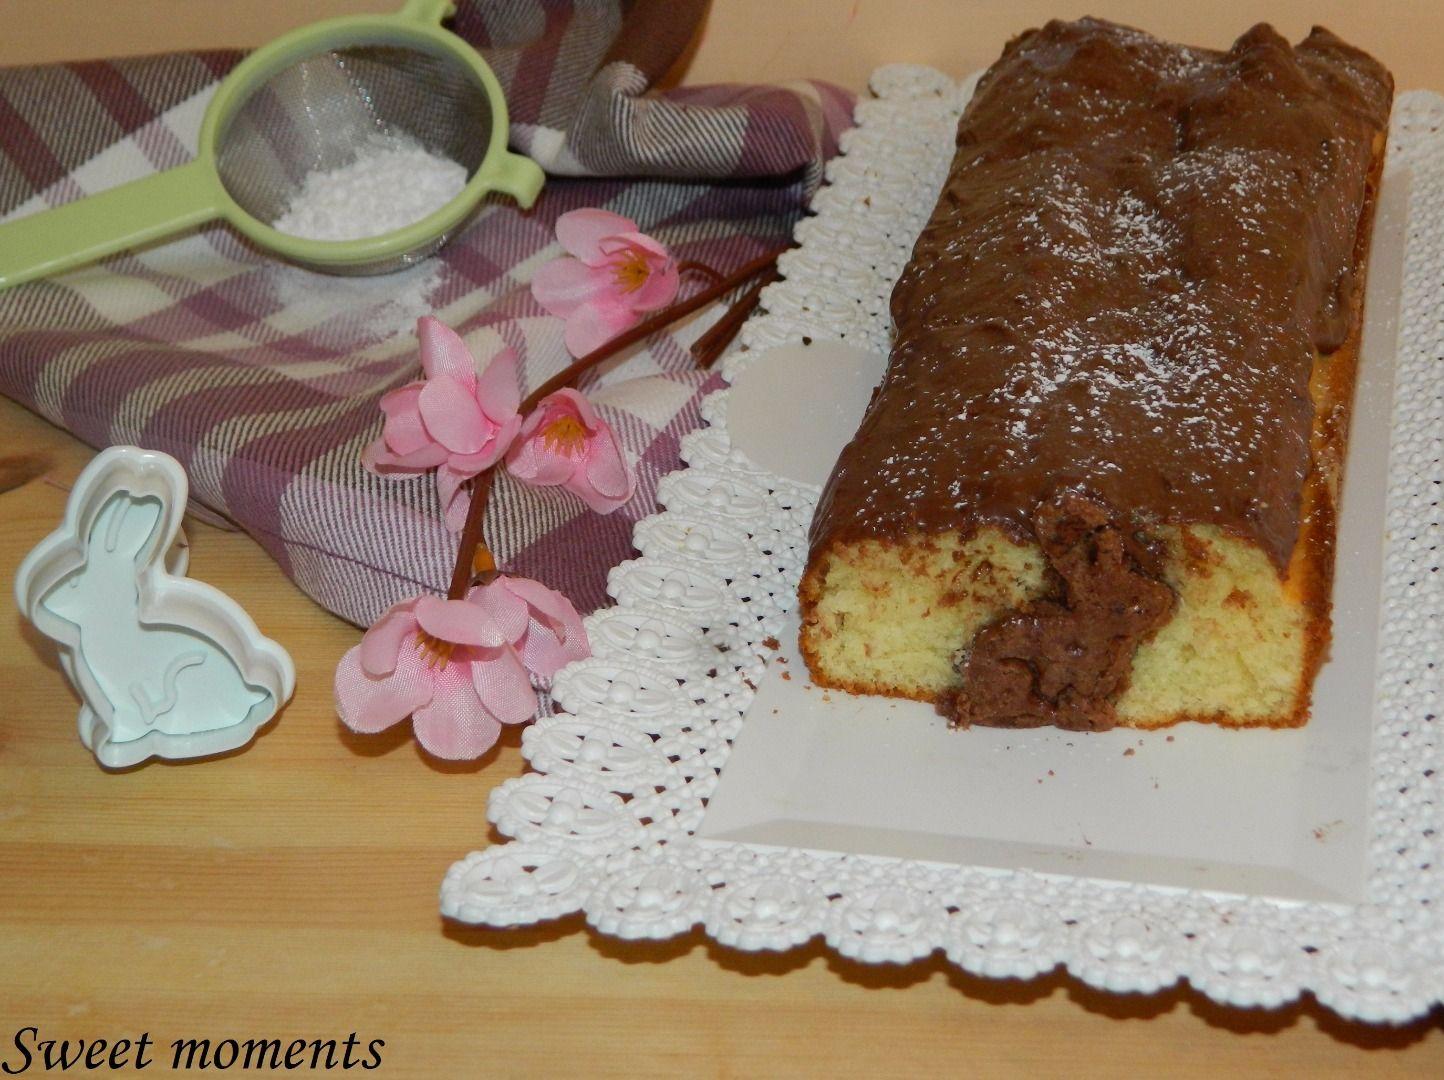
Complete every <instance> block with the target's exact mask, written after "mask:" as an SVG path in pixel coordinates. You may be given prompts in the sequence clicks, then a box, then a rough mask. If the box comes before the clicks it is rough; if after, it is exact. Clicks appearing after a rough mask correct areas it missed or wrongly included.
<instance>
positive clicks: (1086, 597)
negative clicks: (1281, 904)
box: [812, 19, 1393, 728]
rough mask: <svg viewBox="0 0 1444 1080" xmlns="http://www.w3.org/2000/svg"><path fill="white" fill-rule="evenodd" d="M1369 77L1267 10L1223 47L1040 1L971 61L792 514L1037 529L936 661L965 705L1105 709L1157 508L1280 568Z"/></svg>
mask: <svg viewBox="0 0 1444 1080" xmlns="http://www.w3.org/2000/svg"><path fill="white" fill-rule="evenodd" d="M1392 92H1393V88H1392V80H1391V78H1390V76H1389V74H1388V72H1387V71H1386V70H1385V69H1384V68H1382V67H1381V66H1380V65H1379V64H1378V63H1376V62H1375V61H1374V60H1372V59H1371V58H1370V57H1368V56H1367V55H1365V54H1364V53H1362V52H1360V51H1358V50H1357V49H1354V48H1352V47H1350V46H1349V45H1347V44H1345V43H1343V42H1342V41H1340V40H1339V39H1338V38H1336V37H1335V36H1334V35H1332V34H1330V33H1329V32H1328V31H1326V30H1322V29H1315V30H1314V31H1313V33H1311V34H1310V35H1309V37H1308V38H1307V39H1306V40H1305V41H1304V42H1302V43H1301V44H1300V45H1299V46H1297V47H1291V46H1290V45H1289V44H1288V43H1287V42H1286V41H1284V40H1283V39H1282V38H1281V37H1279V35H1278V34H1276V33H1275V32H1274V31H1273V30H1272V29H1271V28H1269V27H1267V26H1263V25H1260V26H1257V27H1255V28H1253V29H1252V30H1250V31H1249V32H1248V33H1247V34H1245V35H1244V36H1243V37H1242V38H1240V39H1239V40H1238V42H1237V43H1236V44H1235V45H1234V46H1233V48H1232V49H1230V50H1229V51H1228V52H1226V53H1220V52H1211V51H1206V50H1200V49H1191V48H1186V47H1182V46H1176V45H1170V44H1166V43H1163V42H1160V41H1158V40H1156V39H1154V38H1152V37H1149V36H1148V35H1145V34H1142V33H1140V32H1137V31H1134V30H1129V29H1126V28H1123V27H1119V26H1115V25H1112V24H1109V23H1105V22H1100V21H1096V20H1091V19H1085V20H1083V21H1081V22H1075V23H1063V22H1052V23H1049V24H1048V25H1047V26H1045V27H1043V28H1042V29H1041V30H1035V31H1030V32H1028V33H1026V34H1023V35H1022V36H1020V37H1019V38H1017V39H1016V40H1014V41H1013V42H1011V43H1010V44H1009V45H1008V47H1007V49H1006V50H1005V52H1004V54H1003V57H1002V59H1001V60H1000V61H999V62H998V63H997V64H995V65H994V66H993V67H992V68H991V69H989V71H988V73H987V74H986V76H985V77H984V78H983V80H982V82H981V83H980V84H979V86H978V89H977V92H976V94H975V96H974V98H973V101H972V102H971V104H970V105H969V106H968V108H967V110H966V112H965V114H964V116H963V118H962V121H961V122H960V124H959V127H958V135H957V145H958V150H957V154H956V157H955V158H954V161H953V164H952V168H951V171H950V174H949V176H948V179H947V182H946V184H945V186H944V188H943V191H942V195H941V197H940V199H939V202H938V204H937V207H936V209H935V210H934V213H933V216H932V219H931V220H930V222H929V223H928V225H927V227H926V228H925V229H924V230H923V233H922V235H921V236H920V237H919V239H918V241H917V245H916V247H915V249H914V252H913V258H912V260H911V262H910V263H909V264H908V267H907V268H906V269H905V270H904V272H903V274H902V277H901V279H900V280H899V281H898V283H897V286H896V288H895V290H894V292H893V296H892V315H893V321H894V324H895V327H896V337H895V342H894V347H893V352H892V359H891V363H890V365H889V368H888V372H887V375H886V376H885V378H884V380H883V383H882V385H881V387H880V388H879V390H878V392H877V393H876V394H875V395H874V399H873V402H872V404H871V406H870V408H869V410H868V413H867V416H866V417H865V418H864V420H863V422H862V425H861V427H860V429H859V431H858V433H857V436H856V437H855V438H854V440H853V441H852V443H851V444H850V445H849V446H848V447H847V448H846V450H844V452H843V454H842V456H841V458H840V460H839V462H838V464H837V467H836V469H835V471H834V473H833V475H832V478H831V479H830V481H829V483H828V485H827V487H826V489H825V490H824V492H823V497H822V500H821V502H820V504H819V507H818V511H817V514H816V516H815V518H814V521H813V530H812V546H813V551H814V552H817V551H818V550H820V549H821V548H822V547H823V546H825V545H827V544H829V543H831V542H833V541H836V540H852V539H857V538H862V537H878V538H890V537H901V536H906V535H910V534H917V533H923V534H927V533H936V532H942V531H953V530H956V531H959V532H961V533H962V534H964V535H968V534H971V533H972V532H974V531H975V530H976V529H977V528H979V527H982V526H984V525H995V526H998V527H1000V528H1002V529H1003V530H1005V531H1006V532H1007V533H1009V534H1010V535H1012V536H1014V537H1016V538H1017V539H1019V540H1022V541H1026V542H1037V543H1040V544H1041V546H1042V547H1043V549H1044V551H1045V554H1046V555H1047V556H1048V558H1049V560H1050V564H1051V566H1052V569H1053V572H1054V578H1055V585H1056V588H1055V595H1053V596H1051V597H1049V598H1048V599H1046V600H1043V601H1038V602H1035V603H1034V604H1032V605H1030V606H1029V607H1028V608H1026V609H1023V610H1020V611H1018V612H1015V613H1013V614H1012V615H1010V616H1008V617H1005V618H1004V619H1002V620H1000V621H999V622H997V623H995V624H994V625H993V626H991V627H988V628H985V629H984V630H983V631H982V632H981V633H980V634H979V635H978V637H977V639H976V640H975V641H974V642H973V643H972V646H971V649H970V650H969V651H968V652H967V653H966V654H965V655H963V656H962V657H960V663H961V665H962V667H961V670H962V671H963V675H964V691H963V694H962V695H961V697H960V699H959V701H958V702H957V703H956V709H957V717H958V719H959V720H960V721H961V722H964V723H990V724H1005V725H1009V726H1016V725H1031V724H1038V723H1048V724H1059V725H1061V726H1067V727H1080V728H1096V727H1106V726H1109V725H1110V724H1111V723H1112V707H1111V702H1113V701H1115V700H1116V699H1117V696H1118V694H1119V693H1120V692H1121V690H1122V689H1123V687H1124V686H1125V685H1126V681H1127V672H1128V661H1129V658H1130V657H1131V656H1132V653H1133V650H1134V649H1135V648H1136V646H1137V645H1138V644H1139V643H1140V642H1141V641H1143V640H1146V638H1147V637H1148V636H1149V635H1150V634H1152V633H1153V632H1154V630H1155V629H1156V628H1157V627H1158V626H1160V625H1162V624H1163V623H1164V622H1166V621H1167V619H1168V618H1169V614H1170V612H1171V609H1172V603H1171V598H1169V599H1165V597H1164V596H1163V595H1162V594H1163V593H1168V592H1169V590H1168V588H1167V586H1166V585H1163V584H1162V583H1161V582H1160V581H1159V580H1158V577H1157V572H1156V569H1157V568H1156V567H1154V566H1151V565H1150V560H1149V557H1148V555H1147V551H1148V548H1149V543H1150V541H1149V531H1150V529H1151V528H1153V527H1155V526H1157V525H1160V524H1203V525H1214V526H1218V527H1220V528H1222V529H1224V530H1226V531H1228V532H1230V533H1232V534H1235V535H1238V536H1241V537H1243V538H1246V539H1249V540H1252V541H1253V542H1255V543H1256V544H1258V545H1259V546H1260V547H1261V548H1262V549H1263V550H1264V551H1265V552H1267V554H1268V555H1269V557H1270V558H1271V559H1272V560H1273V562H1274V564H1275V566H1276V567H1278V569H1279V571H1280V573H1282V572H1283V571H1284V569H1285V567H1286V566H1287V565H1288V562H1289V559H1290V555H1291V552H1292V551H1293V547H1294V543H1295V540H1296V538H1297V537H1298V535H1299V529H1300V523H1301V522H1300V515H1301V513H1302V511H1301V505H1302V502H1301V494H1302V491H1303V487H1304V484H1305V480H1306V476H1307V472H1308V469H1309V466H1310V445H1309V439H1310V431H1311V426H1312V422H1313V402H1312V399H1311V397H1310V388H1309V381H1310V375H1311V372H1312V371H1313V366H1314V363H1315V360H1316V357H1317V356H1318V355H1325V356H1326V355H1328V354H1329V353H1331V352H1332V351H1333V350H1335V349H1337V348H1338V347H1339V346H1340V344H1341V343H1342V342H1343V341H1344V340H1345V338H1346V337H1347V335H1348V333H1349V331H1350V327H1351V319H1352V318H1353V317H1354V316H1355V314H1356V311H1355V304H1356V285H1357V283H1356V282H1355V280H1354V267H1355V265H1356V259H1355V255H1356V244H1357V243H1358V240H1359V235H1360V229H1361V226H1362V223H1363V221H1364V220H1365V216H1366V188H1367V185H1368V183H1369V180H1370V170H1371V166H1372V164H1373V163H1374V162H1375V160H1376V154H1375V149H1376V147H1375V139H1376V136H1377V134H1378V133H1379V132H1380V131H1381V130H1382V128H1383V127H1384V125H1385V124H1386V122H1387V118H1388V113H1389V107H1390V102H1391V99H1392ZM1080 545H1082V546H1081V547H1080ZM1080 552H1081V553H1082V554H1080ZM1100 620H1102V621H1103V623H1106V629H1099V626H1100ZM1088 628H1091V629H1088ZM1085 629H1088V633H1082V631H1083V630H1085ZM960 644H961V643H960ZM1045 667H1046V668H1047V671H1048V672H1049V674H1048V675H1047V678H1046V679H1043V678H1041V677H1040V673H1042V672H1043V670H1044V668H1045ZM1044 683H1052V684H1056V685H1044ZM1054 690H1056V691H1057V693H1056V694H1055V693H1052V692H1051V691H1054Z"/></svg>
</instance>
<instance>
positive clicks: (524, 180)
mask: <svg viewBox="0 0 1444 1080" xmlns="http://www.w3.org/2000/svg"><path fill="white" fill-rule="evenodd" d="M481 175H482V177H483V178H485V180H486V184H487V186H488V187H490V188H491V189H492V190H493V191H500V192H502V193H504V194H506V195H510V196H511V197H512V198H513V199H515V200H516V202H517V205H518V206H520V207H521V208H522V209H523V210H530V209H531V204H532V203H534V202H536V197H537V195H539V194H540V193H541V189H542V184H544V183H546V178H547V177H546V173H544V172H542V170H541V166H540V165H538V164H537V163H536V162H535V161H533V160H532V159H531V158H529V157H523V156H522V155H521V154H513V153H511V152H510V151H504V152H503V153H501V154H498V155H497V156H496V160H495V161H494V162H493V161H492V160H490V159H489V158H488V160H486V161H483V162H482V163H481Z"/></svg>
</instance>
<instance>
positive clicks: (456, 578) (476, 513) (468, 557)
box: [446, 465, 496, 600]
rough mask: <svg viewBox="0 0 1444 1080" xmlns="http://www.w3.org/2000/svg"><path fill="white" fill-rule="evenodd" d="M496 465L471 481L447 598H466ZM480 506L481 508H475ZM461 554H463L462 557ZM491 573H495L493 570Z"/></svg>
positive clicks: (473, 571) (473, 570)
mask: <svg viewBox="0 0 1444 1080" xmlns="http://www.w3.org/2000/svg"><path fill="white" fill-rule="evenodd" d="M495 470H496V466H495V465H493V466H492V467H491V468H490V469H487V470H486V472H484V473H482V474H481V475H480V476H478V477H477V478H476V479H475V480H473V481H472V482H471V505H470V506H469V507H467V510H466V524H465V525H463V526H462V528H461V542H460V545H459V546H458V549H457V557H456V566H454V567H453V568H452V571H451V587H450V588H449V589H447V590H446V598H447V599H448V600H464V599H466V593H467V590H469V589H470V588H471V581H472V578H473V576H474V575H475V572H476V571H475V569H474V567H473V562H474V560H475V559H476V547H477V545H478V544H480V543H481V519H482V518H484V517H485V516H486V515H485V514H484V513H483V512H482V511H484V510H485V509H486V497H487V496H488V495H490V494H491V482H492V478H493V474H494V472H495ZM478 506H480V507H481V508H482V509H481V510H477V509H476V508H477V507H478ZM463 556H465V557H464V558H463ZM492 573H495V571H494V570H493V571H492Z"/></svg>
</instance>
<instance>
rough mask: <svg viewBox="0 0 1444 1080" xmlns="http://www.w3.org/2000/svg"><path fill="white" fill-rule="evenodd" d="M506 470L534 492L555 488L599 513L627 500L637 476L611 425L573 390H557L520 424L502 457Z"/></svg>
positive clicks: (606, 512)
mask: <svg viewBox="0 0 1444 1080" xmlns="http://www.w3.org/2000/svg"><path fill="white" fill-rule="evenodd" d="M506 467H507V471H508V472H510V473H511V474H512V475H513V476H515V477H516V478H517V479H518V480H521V481H522V482H523V483H526V484H530V485H532V486H534V487H555V486H557V485H560V486H561V487H563V488H565V489H566V490H567V491H570V492H572V493H573V494H575V495H578V496H580V497H581V500H582V501H583V502H584V503H586V504H587V506H588V507H590V508H591V509H592V510H595V511H596V512H597V513H599V514H609V513H611V512H612V511H613V510H615V509H617V507H619V506H621V505H622V504H623V503H625V502H626V501H627V500H628V499H630V498H631V497H632V493H633V492H634V491H635V490H636V489H637V476H636V473H635V472H633V470H632V469H631V467H630V466H629V465H628V464H627V460H626V458H625V457H624V456H623V454H622V450H621V447H620V446H618V445H617V438H616V435H615V434H614V433H613V431H612V429H611V426H610V425H609V424H608V423H607V422H606V421H605V420H603V419H601V417H599V416H597V414H596V411H595V410H594V409H593V408H592V403H591V402H590V401H588V400H587V399H586V398H585V397H584V396H582V395H581V394H580V393H578V392H577V391H576V390H571V389H566V390H558V391H557V392H556V393H555V394H549V395H547V396H546V397H544V398H543V399H542V400H541V401H540V402H539V403H538V404H537V407H536V409H535V410H533V412H532V414H531V415H530V416H528V417H527V418H526V421H525V422H524V423H523V424H522V427H521V433H520V435H519V436H518V437H517V440H516V441H515V442H514V443H512V447H511V450H510V452H509V453H508V454H507V458H506Z"/></svg>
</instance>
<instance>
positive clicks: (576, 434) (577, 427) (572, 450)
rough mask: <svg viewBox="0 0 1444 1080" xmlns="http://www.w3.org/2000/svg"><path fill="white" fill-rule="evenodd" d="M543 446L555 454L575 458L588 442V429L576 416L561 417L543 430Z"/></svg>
mask: <svg viewBox="0 0 1444 1080" xmlns="http://www.w3.org/2000/svg"><path fill="white" fill-rule="evenodd" d="M541 435H542V445H543V446H545V447H546V448H547V449H548V450H550V451H552V452H553V453H558V454H565V455H566V456H567V457H575V456H576V455H577V454H578V453H580V452H581V449H582V447H583V446H585V445H586V442H587V429H586V428H584V427H582V422H581V421H580V420H578V419H577V418H576V417H575V416H570V415H568V416H559V417H557V418H556V419H555V420H553V421H552V422H551V423H550V424H548V425H547V426H546V427H544V428H542V433H541Z"/></svg>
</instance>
